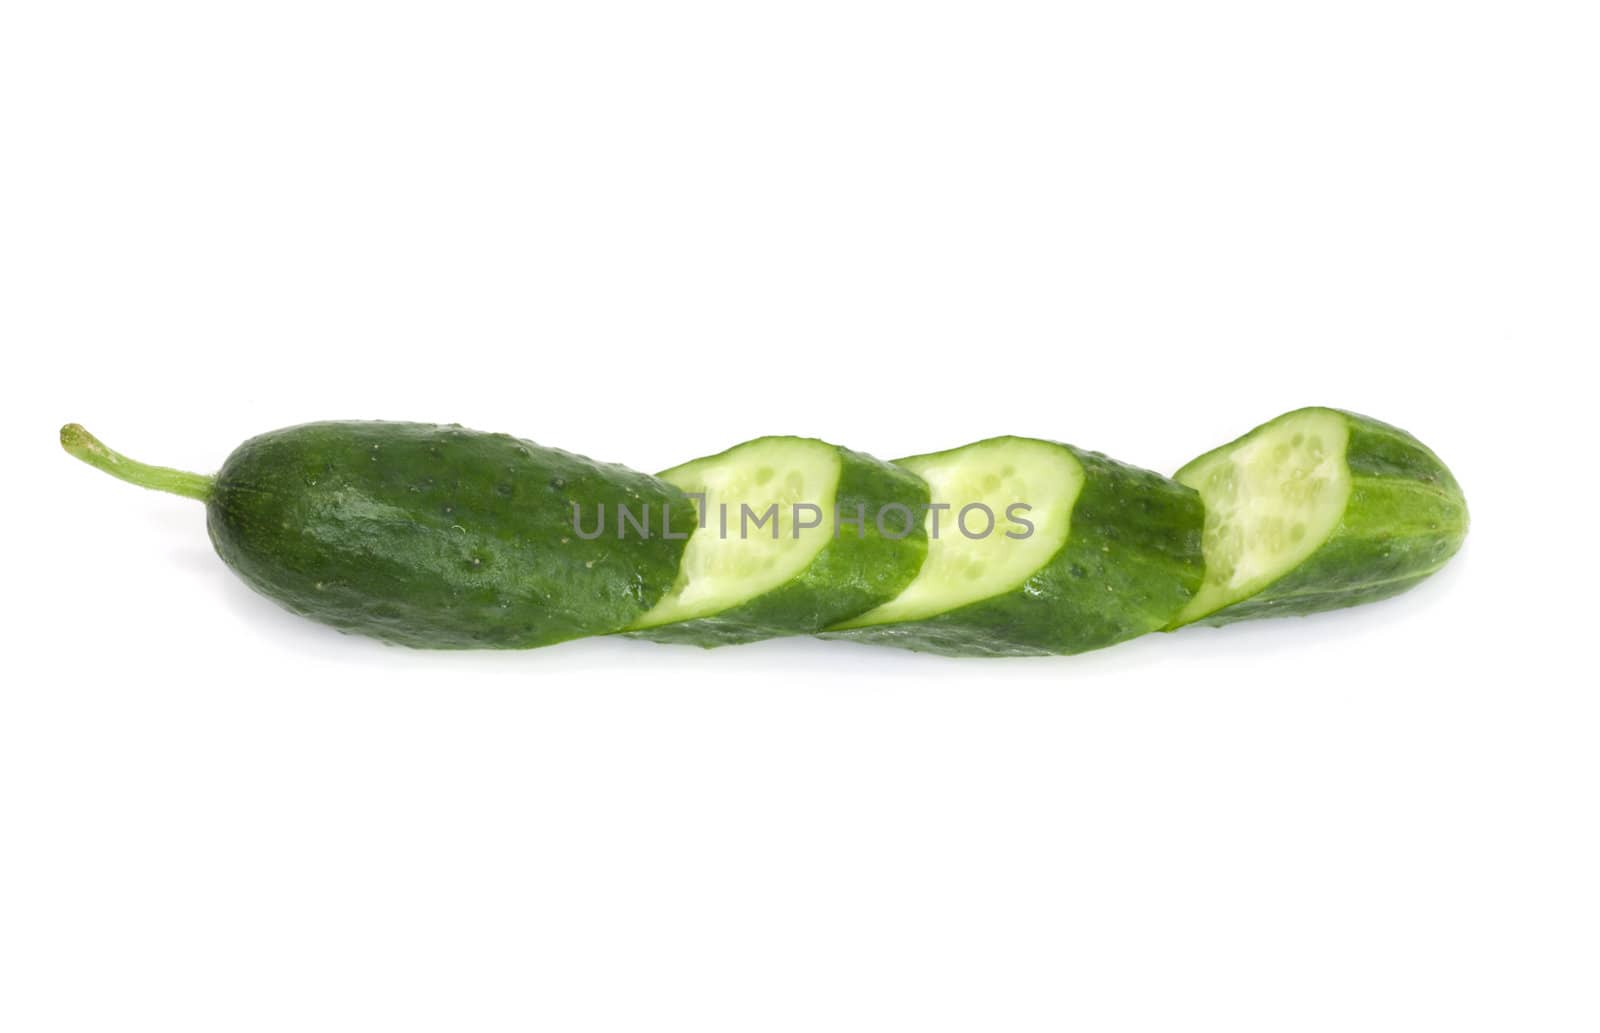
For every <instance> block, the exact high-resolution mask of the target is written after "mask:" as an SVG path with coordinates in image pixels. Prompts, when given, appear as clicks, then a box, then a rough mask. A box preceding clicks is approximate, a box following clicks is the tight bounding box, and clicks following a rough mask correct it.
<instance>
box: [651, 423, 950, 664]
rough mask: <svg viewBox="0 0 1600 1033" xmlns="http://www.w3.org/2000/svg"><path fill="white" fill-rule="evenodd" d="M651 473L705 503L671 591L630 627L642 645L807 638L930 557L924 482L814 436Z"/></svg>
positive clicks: (901, 583)
mask: <svg viewBox="0 0 1600 1033" xmlns="http://www.w3.org/2000/svg"><path fill="white" fill-rule="evenodd" d="M658 476H659V477H660V478H661V479H662V480H664V481H666V482H667V483H669V484H672V485H674V486H676V487H677V488H680V489H682V490H683V491H684V492H685V493H687V494H688V495H690V496H691V497H695V498H697V500H698V502H699V504H700V505H701V507H702V508H701V512H700V524H699V527H698V528H697V529H696V531H695V532H694V535H693V536H692V537H691V538H690V539H689V546H688V548H687V549H685V550H684V553H683V563H682V566H681V567H680V568H679V570H678V577H677V580H676V582H675V583H674V584H673V586H672V589H671V591H669V592H668V593H667V595H666V596H665V597H664V598H662V599H661V601H660V602H658V603H656V605H655V606H654V607H653V608H652V609H651V610H650V611H649V612H648V613H646V614H644V615H643V616H642V617H640V618H639V620H638V621H636V622H635V623H634V625H633V626H634V628H635V629H636V630H635V631H634V634H636V635H638V636H640V637H643V638H649V639H653V640H655V641H658V642H682V643H690V644H694V645H700V646H706V647H710V646H719V645H730V644H734V643H741V642H754V641H756V640H759V639H765V638H775V637H778V636H783V635H806V634H811V633H813V632H817V631H821V630H822V629H823V628H825V627H827V626H828V625H830V624H834V623H836V622H838V621H841V620H844V619H846V618H849V617H854V616H855V615H856V614H858V613H861V612H863V611H865V610H869V609H871V608H872V607H874V606H877V605H878V604H879V603H883V602H886V601H887V600H889V599H892V598H894V597H895V596H896V595H897V594H899V592H900V591H901V589H903V588H905V587H906V585H908V584H910V583H911V579H912V578H913V577H915V576H916V573H917V570H918V568H920V567H921V566H922V560H923V557H924V556H926V555H927V551H928V540H927V534H926V533H925V532H924V531H923V528H922V520H921V518H922V513H923V510H924V508H925V507H926V505H927V502H928V487H927V485H925V484H924V483H923V482H922V480H921V478H919V477H917V476H916V475H915V474H912V473H910V472H908V471H906V470H902V469H900V468H898V467H895V466H891V465H890V464H888V463H885V462H883V461H881V460H878V459H874V458H872V457H871V456H868V455H862V454H861V453H859V452H852V451H849V450H848V449H844V448H840V447H838V446H837V445H830V444H828V443H827V442H825V441H818V440H817V439H816V438H797V437H766V438H757V439H756V440H754V441H747V442H745V443H744V444H742V445H738V446H735V447H734V448H731V449H729V450H728V451H726V452H723V453H721V454H719V455H714V456H709V457H706V458H703V459H696V460H694V461H692V462H688V463H685V464H683V465H682V466H677V467H674V468H672V469H671V470H667V471H666V472H664V473H661V474H659V475H658ZM763 517H768V519H763Z"/></svg>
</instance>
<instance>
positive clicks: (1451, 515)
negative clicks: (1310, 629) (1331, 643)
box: [1173, 408, 1468, 627]
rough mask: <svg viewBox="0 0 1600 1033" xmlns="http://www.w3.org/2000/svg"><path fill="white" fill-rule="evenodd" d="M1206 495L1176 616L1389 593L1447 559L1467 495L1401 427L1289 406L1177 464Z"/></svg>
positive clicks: (1462, 523)
mask: <svg viewBox="0 0 1600 1033" xmlns="http://www.w3.org/2000/svg"><path fill="white" fill-rule="evenodd" d="M1176 479H1177V480H1178V481H1179V482H1180V483H1182V484H1186V485H1188V486H1190V487H1192V488H1194V489H1195V490H1196V491H1198V492H1199V493H1200V495H1201V497H1202V498H1203V499H1204V500H1205V507H1206V518H1205V557H1206V579H1205V583H1204V585H1203V586H1202V587H1201V589H1200V591H1199V592H1197V593H1196V594H1195V597H1194V599H1193V600H1191V601H1190V602H1189V604H1188V605H1187V606H1186V607H1184V609H1183V612H1182V613H1180V614H1179V615H1178V618H1177V620H1176V621H1174V622H1173V626H1174V627H1178V626H1181V625H1184V624H1191V623H1195V622H1201V623H1205V624H1214V625H1221V624H1229V623H1232V622H1234V621H1241V620H1252V619H1255V618H1259V617H1283V616H1294V615H1302V614H1308V613H1315V612H1317V611H1319V610H1334V609H1340V608H1342V607H1346V606H1355V605H1356V604H1358V603H1365V602H1372V601H1374V600H1377V599H1383V598H1386V597H1388V596H1392V595H1397V594H1398V593H1400V592H1404V591H1405V590H1406V589H1408V588H1411V587H1413V586H1415V585H1416V584H1417V583H1419V582H1420V581H1422V579H1423V578H1426V577H1427V576H1428V575H1429V574H1432V573H1433V572H1434V571H1436V570H1438V569H1439V568H1440V567H1442V566H1444V564H1445V562H1446V561H1447V560H1449V559H1450V557H1451V556H1453V555H1455V553H1456V550H1458V549H1459V548H1461V543H1462V540H1463V539H1464V538H1465V537H1466V533H1467V524H1468V516H1467V503H1466V499H1465V498H1463V497H1462V494H1461V487H1460V485H1458V484H1457V483H1456V479H1455V477H1453V476H1452V475H1451V473H1450V471H1449V470H1448V469H1447V468H1446V467H1445V465H1444V463H1442V462H1441V461H1440V460H1439V457H1438V456H1436V455H1434V454H1433V452H1431V451H1429V449H1428V448H1427V446H1425V445H1423V444H1422V442H1420V441H1418V440H1417V439H1416V438H1414V437H1412V436H1411V435H1410V434H1407V433H1406V432H1405V431H1403V430H1399V429H1397V428H1395V427H1391V426H1389V425H1388V424H1386V423H1379V422H1378V421H1377V420H1374V419H1370V418H1368V417H1366V416H1359V415H1356V414H1355V413H1348V412H1343V411H1340V410H1337V409H1324V408H1308V409H1297V410H1295V411H1294V412H1290V413H1286V414H1284V415H1283V416H1279V417H1278V418H1277V419H1275V420H1272V421H1270V422H1268V423H1265V424H1262V425H1261V426H1259V427H1257V428H1256V429H1255V430H1252V431H1251V432H1250V433H1248V434H1246V435H1244V436H1243V437H1241V438H1239V439H1238V440H1236V441H1233V442H1230V443H1229V444H1226V445H1223V446H1222V447H1221V448H1218V449H1215V450H1213V451H1211V452H1207V453H1206V454H1205V455H1203V456H1201V457H1200V458H1198V459H1196V460H1194V461H1193V462H1191V463H1189V464H1188V465H1187V466H1185V467H1184V468H1183V469H1181V470H1179V471H1178V473H1177V474H1176Z"/></svg>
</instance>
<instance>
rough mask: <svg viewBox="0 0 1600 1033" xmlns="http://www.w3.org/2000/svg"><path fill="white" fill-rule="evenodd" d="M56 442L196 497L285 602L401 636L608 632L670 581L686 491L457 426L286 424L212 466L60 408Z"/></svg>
mask: <svg viewBox="0 0 1600 1033" xmlns="http://www.w3.org/2000/svg"><path fill="white" fill-rule="evenodd" d="M61 443H62V445H63V446H64V447H65V448H66V449H67V450H68V451H69V452H71V453H72V454H73V455H75V456H77V457H78V458H80V459H83V460H84V461H86V462H88V463H90V464H91V465H93V466H96V467H99V468H100V469H102V470H105V471H106V472H108V473H111V474H113V475H115V476H118V477H121V478H123V479H124V480H128V481H131V482H133V483H135V484H140V485H143V486H145V487H150V488H155V489H159V490H163V491H170V492H173V493H175V494H179V495H185V496H187V497H190V498H196V499H202V500H204V501H205V503H206V511H207V525H208V527H209V529H210V532H211V540H212V543H213V544H214V545H215V546H216V550H217V553H218V554H219V555H220V556H221V557H222V559H223V560H224V561H225V562H226V563H227V564H228V565H229V566H230V567H232V568H233V569H234V571H235V572H236V573H238V575H239V576H240V577H241V578H243V579H244V580H245V581H246V582H247V583H248V584H250V586H251V587H253V588H255V589H256V590H257V591H259V592H261V593H262V594H264V595H266V596H268V597H270V598H272V599H273V600H275V601H277V602H278V603H280V604H281V605H283V606H284V607H286V608H287V609H289V610H291V611H293V612H295V613H298V614H300V615H302V616H305V617H309V618H311V619H313V620H317V621H321V622H322V623H324V624H331V625H333V626H334V627H336V628H339V629H340V630H342V631H347V632H353V633H357V634H362V635H371V636H374V637H377V638H380V639H384V640H387V641H389V642H395V643H399V644H402V645H407V646H416V647H423V648H436V649H463V648H491V647H492V648H508V649H517V648H526V647H531V646H542V645H548V644H551V643H554V642H561V641H565V640H567V639H573V638H578V637H580V636H584V635H599V634H606V633H609V632H615V631H620V630H622V629H624V628H626V627H628V626H629V625H630V624H632V623H633V622H634V621H635V620H637V619H638V618H639V616H640V615H641V614H643V613H645V612H646V611H647V610H649V609H650V608H651V607H652V606H654V605H655V604H656V603H657V602H658V601H659V600H660V599H661V597H662V596H663V595H664V594H665V593H666V592H667V590H668V589H669V588H670V587H671V586H672V583H673V580H674V578H675V577H676V576H677V572H678V562H679V559H680V558H681V556H682V554H683V550H684V546H685V545H686V544H687V540H688V538H689V532H690V531H692V530H693V528H694V525H695V510H694V504H693V502H692V501H691V500H689V499H688V498H686V497H685V496H684V495H683V493H682V492H680V491H679V490H678V489H676V488H674V487H672V486H671V485H669V484H667V483H665V482H663V481H660V480H657V479H656V478H654V477H650V476H647V475H645V474H642V473H636V472H634V471H632V470H629V469H626V468H625V467H621V466H613V465H606V464H601V463H596V462H594V461H592V460H589V459H585V458H583V457H582V456H576V455H572V454H570V453H567V452H561V451H558V450H556V449H550V448H542V447H540V446H539V445H535V444H533V443H532V442H528V441H519V440H517V439H516V438H512V437H508V436H506V435H504V434H484V433H479V432H475V431H469V430H464V429H462V428H460V427H441V426H434V425H431V424H418V423H382V422H336V423H311V424H306V425H304V426H299V427H290V428H288V429H286V430H279V431H274V432H272V433H269V434H263V435H261V436H260V437H256V438H252V439H251V440H249V441H247V442H245V443H244V444H243V445H240V446H239V448H238V449H237V450H235V451H234V453H233V454H232V455H231V456H229V457H228V459H227V461H226V462H225V463H224V464H223V466H222V469H221V471H219V472H218V473H217V475H216V476H215V477H214V478H211V477H204V476H201V475H198V474H191V473H183V472H181V471H176V470H167V469H163V468H160V467H150V466H145V465H143V464H140V463H135V462H133V461H132V460H129V459H127V458H126V457H124V456H120V455H118V454H117V453H115V452H112V451H111V450H110V449H108V448H106V447H105V446H104V445H102V444H100V442H98V441H96V440H95V439H94V438H93V437H92V436H91V435H89V433H88V432H87V431H85V430H84V429H83V428H82V427H79V426H77V425H75V424H74V425H69V426H67V427H64V428H62V431H61ZM624 512H625V513H627V514H628V517H629V519H628V520H624V519H623V514H624ZM602 515H603V516H604V522H602V521H601V517H602ZM602 523H603V526H602ZM641 525H642V526H643V527H644V529H645V530H644V531H643V532H641V530H640V527H641ZM580 528H581V529H584V530H585V532H586V533H587V532H590V531H595V530H597V529H598V530H599V531H600V532H601V533H597V534H596V535H595V536H594V537H592V538H590V537H586V536H584V535H580V534H579V533H578V531H579V529H580Z"/></svg>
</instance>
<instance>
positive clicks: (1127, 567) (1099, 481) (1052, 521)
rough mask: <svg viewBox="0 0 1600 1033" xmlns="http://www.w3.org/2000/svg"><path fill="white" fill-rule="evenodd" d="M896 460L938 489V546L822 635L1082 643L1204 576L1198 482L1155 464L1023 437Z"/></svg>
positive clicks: (968, 651) (1165, 604)
mask: <svg viewBox="0 0 1600 1033" xmlns="http://www.w3.org/2000/svg"><path fill="white" fill-rule="evenodd" d="M897 465H901V466H904V467H906V468H907V469H908V470H910V471H911V472H913V473H915V474H917V475H919V476H920V477H922V478H923V480H925V481H927V483H928V487H929V489H930V491H931V494H932V503H931V507H930V510H929V512H928V514H927V517H926V526H927V528H928V532H929V545H928V559H927V561H926V562H925V563H924V564H923V566H922V569H921V571H919V572H918V574H917V577H916V579H915V580H913V581H912V582H911V584H910V585H909V586H907V588H906V590H905V591H904V592H901V593H900V594H899V595H898V596H896V597H895V598H894V599H891V600H890V601H889V602H887V603H884V604H883V605H882V606H879V607H877V608H876V609H873V610H870V611H868V612H866V613H864V614H862V615H860V616H859V617H856V618H854V619H852V620H847V621H844V622H842V623H841V624H839V625H837V626H836V627H835V628H833V629H830V630H829V631H828V632H827V633H826V637H829V638H849V639H854V640H856V641H861V642H872V643H878V644H882V645H891V646H901V647H904V648H907V649H916V650H921V651H924V652H931V653H941V654H944V655H947V656H1047V655H1057V654H1063V653H1079V652H1083V651H1085V650H1089V649H1098V648H1100V647H1102V646H1109V645H1112V644H1113V643H1116V642H1121V641H1123V640H1125V639H1129V638H1133V637H1134V636H1136V635H1141V634H1144V633H1145V632H1147V631H1154V630H1156V629H1158V628H1161V627H1164V626H1166V625H1167V624H1168V623H1170V622H1171V621H1172V619H1173V617H1174V616H1175V615H1176V614H1177V613H1178V612H1179V611H1180V610H1181V609H1183V607H1184V606H1185V605H1186V604H1187V603H1188V602H1189V600H1190V598H1192V597H1193V595H1194V593H1195V591H1196V590H1197V589H1198V588H1199V586H1200V582H1201V579H1202V574H1203V565H1202V560H1201V555H1200V530H1201V526H1202V522H1203V512H1202V508H1201V504H1200V496H1199V495H1197V494H1196V493H1195V492H1194V491H1193V490H1191V489H1189V488H1186V487H1183V486H1182V485H1179V484H1177V483H1175V482H1173V481H1170V480H1168V479H1166V478H1164V477H1162V476H1160V475H1159V474H1154V473H1151V472H1149V471H1147V470H1140V469H1137V468H1135V467H1132V466H1125V465H1123V464H1122V463H1118V462H1115V461H1114V460H1111V459H1108V458H1106V457H1105V456H1103V455H1100V454H1099V453H1097V452H1086V451H1083V450H1081V449H1078V448H1074V447H1072V446H1070V445H1063V444H1059V443H1057V442H1053V441H1040V440H1037V439H1033V438H1016V437H1001V438H991V439H989V440H986V441H980V442H977V443H975V444H971V445H967V446H964V447H962V448H957V449H953V450H951V451H947V452H937V453H934V454H931V455H923V456H913V457H911V458H909V459H901V460H898V461H897ZM967 510H970V518H969V519H968V520H967V521H966V522H963V520H962V513H963V511H967ZM990 517H992V518H993V523H992V525H991V524H990V523H989V518H990ZM986 529H987V531H988V533H986V534H981V533H980V532H983V531H984V530H986Z"/></svg>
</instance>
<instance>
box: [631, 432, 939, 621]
mask: <svg viewBox="0 0 1600 1033" xmlns="http://www.w3.org/2000/svg"><path fill="white" fill-rule="evenodd" d="M740 447H742V446H740ZM838 452H839V462H840V469H839V485H838V488H837V489H836V492H835V499H834V501H835V505H836V506H837V507H838V510H839V512H840V514H842V515H843V516H844V517H845V518H847V519H850V520H854V518H855V515H856V514H857V513H865V514H866V519H865V520H863V521H861V524H862V527H861V529H860V533H857V529H856V528H855V527H854V526H853V525H852V526H847V527H840V528H839V533H838V534H837V535H836V536H835V537H834V540H833V541H832V542H830V543H828V545H826V546H824V547H823V549H822V551H821V552H820V553H818V554H817V557H816V558H815V559H814V560H812V561H811V563H810V564H808V565H807V566H806V569H805V570H802V571H801V572H800V573H799V574H798V575H796V576H795V577H793V578H791V579H790V580H789V581H788V582H786V583H784V584H783V585H780V586H779V587H777V588H775V589H773V590H772V591H770V592H765V593H763V594H762V595H760V596H758V597H757V598H755V599H752V600H750V601H749V602H747V603H744V604H742V605H739V606H736V607H733V608H732V609H729V610H724V611H723V612H721V613H717V614H712V615H710V616H706V617H698V618H696V619H694V620H688V621H680V622H678V623H676V624H663V625H661V626H659V627H655V628H645V629H642V630H640V631H635V632H630V634H632V635H637V636H638V637H639V638H647V639H650V640H652V641H655V642H674V643H683V644H688V645H696V646H704V647H706V648H708V649H709V648H711V647H714V646H728V645H738V644H740V643H745V642H756V641H760V640H761V639H767V638H779V637H783V636H787V635H810V634H814V633H816V632H818V631H821V630H822V629H823V628H826V627H828V626H829V625H831V624H837V623H839V622H840V621H845V620H849V619H850V618H851V617H855V616H857V615H859V614H863V613H865V612H867V611H868V610H870V609H872V608H873V607H875V606H878V605H880V604H882V603H885V602H888V601H889V600H890V599H893V598H894V597H895V596H897V595H899V594H900V592H901V591H902V590H903V589H904V588H905V587H906V586H907V585H909V584H910V583H911V581H912V579H913V578H915V577H916V576H917V571H918V570H920V569H921V568H922V561H923V559H925V558H926V557H927V555H928V532H927V530H926V528H924V527H923V526H922V514H923V513H924V512H925V511H926V510H927V507H928V486H927V484H925V483H924V482H923V480H922V478H921V477H918V476H917V475H916V474H914V473H912V472H910V471H909V470H903V469H901V468H900V467H898V466H894V465H892V464H890V463H886V462H884V461H883V460H881V459H874V458H873V457H872V456H869V455H865V454H863V453H860V452H852V451H850V450H849V449H844V448H840V449H838ZM896 503H898V504H900V505H902V506H905V507H906V508H907V509H908V510H910V512H911V516H912V520H911V525H912V526H911V532H910V533H909V534H907V535H906V536H905V537H903V538H900V539H895V538H891V537H888V536H886V535H884V534H882V533H880V532H879V530H878V527H877V520H876V516H877V514H878V513H879V512H881V511H882V509H883V507H885V506H889V505H893V504H896ZM884 526H885V527H886V528H887V529H888V530H889V531H890V532H891V533H899V531H900V530H901V528H902V526H903V519H902V514H901V513H900V512H898V511H895V512H891V513H889V514H887V515H886V516H885V517H884Z"/></svg>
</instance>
